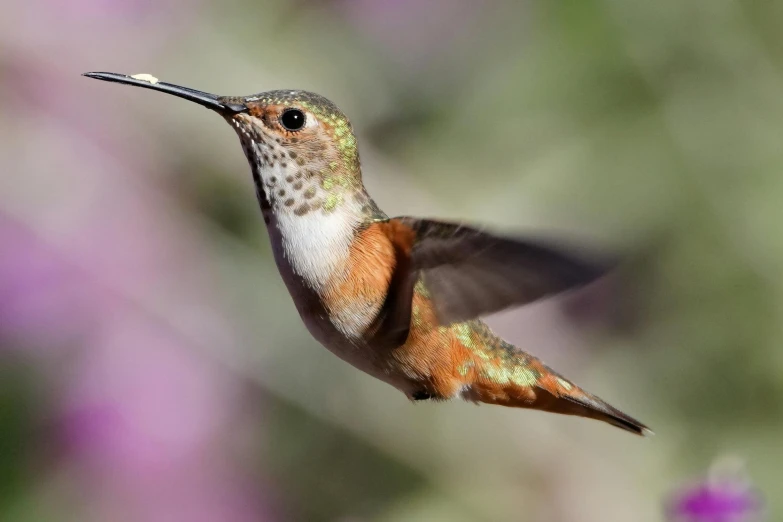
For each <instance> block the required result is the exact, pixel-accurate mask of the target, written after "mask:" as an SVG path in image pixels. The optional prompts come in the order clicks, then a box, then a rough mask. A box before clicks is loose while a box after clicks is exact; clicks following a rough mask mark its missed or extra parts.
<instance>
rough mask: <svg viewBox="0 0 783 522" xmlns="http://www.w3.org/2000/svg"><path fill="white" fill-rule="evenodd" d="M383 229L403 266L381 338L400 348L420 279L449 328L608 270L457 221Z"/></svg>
mask: <svg viewBox="0 0 783 522" xmlns="http://www.w3.org/2000/svg"><path fill="white" fill-rule="evenodd" d="M382 226H384V227H385V232H386V234H387V236H388V237H389V239H390V240H391V242H392V244H393V245H394V249H395V257H396V268H395V272H394V275H393V277H392V281H391V285H390V288H389V293H388V295H387V298H386V301H385V303H384V306H383V309H382V311H381V313H380V314H379V317H378V319H377V321H376V324H375V329H374V332H373V333H374V336H375V337H376V338H379V339H382V340H386V341H388V342H390V343H392V344H401V343H402V342H404V341H405V339H406V338H407V336H408V331H409V330H410V321H411V307H412V298H413V291H414V286H415V285H416V282H417V281H418V280H419V278H421V280H422V281H423V283H424V287H425V288H426V291H427V292H428V294H429V295H428V297H429V298H430V299H431V300H432V303H433V306H434V308H435V314H436V316H437V318H438V321H439V323H440V324H441V325H449V324H452V323H458V322H463V321H467V320H469V319H474V318H476V317H479V316H482V315H487V314H490V313H493V312H497V311H500V310H503V309H505V308H509V307H512V306H517V305H522V304H525V303H530V302H532V301H535V300H537V299H540V298H542V297H546V296H548V295H553V294H557V293H560V292H564V291H566V290H570V289H573V288H576V287H580V286H583V285H586V284H588V283H590V282H592V281H594V280H595V279H598V278H599V277H600V276H602V275H603V274H605V273H606V271H607V269H608V266H607V265H602V264H600V263H594V262H590V261H586V260H584V259H580V258H578V257H576V256H574V255H572V254H568V253H566V252H565V251H562V250H559V249H556V248H552V247H549V246H545V245H543V244H540V243H534V242H531V241H522V240H516V239H510V238H503V237H499V236H495V235H492V234H489V233H485V232H482V231H480V230H477V229H474V228H471V227H467V226H464V225H459V224H456V223H445V222H441V221H434V220H428V219H417V218H412V217H398V218H392V219H390V220H389V221H387V222H385V223H383V224H382Z"/></svg>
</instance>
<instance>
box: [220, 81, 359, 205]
mask: <svg viewBox="0 0 783 522" xmlns="http://www.w3.org/2000/svg"><path fill="white" fill-rule="evenodd" d="M220 100H221V101H222V102H224V103H226V104H236V105H243V106H244V107H245V108H246V110H244V111H241V112H236V113H229V114H224V117H225V119H226V121H228V122H229V123H230V124H231V125H232V126H233V127H234V128H235V130H236V132H237V135H238V136H239V139H240V141H241V143H242V148H243V149H244V151H245V155H246V156H247V159H248V162H249V163H250V166H251V169H252V171H253V177H254V179H255V182H256V184H257V185H258V184H260V186H259V190H262V191H263V196H264V197H265V198H266V200H267V203H268V204H270V205H271V206H273V207H279V210H280V211H285V210H286V209H290V210H291V211H293V212H294V213H295V214H296V215H301V214H304V213H307V212H312V211H317V210H320V211H322V212H332V211H334V210H336V209H337V207H339V206H340V205H342V204H343V203H344V202H345V201H346V199H347V198H355V197H359V198H362V197H364V187H363V185H362V179H361V168H360V165H359V152H358V149H357V146H356V138H355V136H354V134H353V129H352V128H351V123H350V122H349V121H348V118H347V117H346V116H345V115H344V114H343V113H342V111H340V109H338V108H337V107H336V106H335V105H334V104H333V103H332V102H330V101H329V100H327V99H326V98H324V97H323V96H319V95H318V94H314V93H311V92H307V91H295V90H285V91H270V92H266V93H262V94H258V95H254V96H245V97H225V98H220ZM259 196H262V194H261V193H260V192H259ZM262 203H263V202H262Z"/></svg>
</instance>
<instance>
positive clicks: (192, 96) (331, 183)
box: [85, 73, 380, 221]
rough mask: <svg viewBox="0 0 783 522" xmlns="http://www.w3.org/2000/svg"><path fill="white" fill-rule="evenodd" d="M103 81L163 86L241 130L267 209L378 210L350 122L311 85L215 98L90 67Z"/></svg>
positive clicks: (373, 212) (279, 212) (353, 213)
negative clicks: (365, 183) (365, 182)
mask: <svg viewBox="0 0 783 522" xmlns="http://www.w3.org/2000/svg"><path fill="white" fill-rule="evenodd" d="M85 76H88V77H90V78H96V79H99V80H105V81H111V82H118V83H124V84H128V85H135V86H138V87H143V88H146V89H152V90H156V91H161V92H165V93H168V94H172V95H174V96H178V97H180V98H184V99H186V100H189V101H192V102H195V103H198V104H199V105H203V106H205V107H207V108H209V109H212V110H213V111H215V112H217V113H219V114H220V115H221V116H223V118H225V120H226V121H227V122H228V123H229V124H230V125H231V126H232V127H233V128H234V129H235V130H236V132H237V135H238V136H239V139H240V141H241V143H242V148H243V149H244V151H245V155H246V156H247V159H248V162H249V163H250V168H251V170H252V173H253V180H254V182H255V184H256V191H257V193H258V198H259V201H260V203H261V207H262V209H263V210H264V211H265V219H266V220H267V221H268V220H269V216H268V215H267V213H268V212H269V211H273V214H274V215H289V214H290V215H293V216H303V215H305V214H310V215H312V214H314V213H316V212H317V213H323V214H333V213H340V211H342V213H345V214H350V215H351V216H353V217H354V218H357V217H361V216H364V217H367V216H370V217H372V216H376V215H377V214H379V212H380V211H379V210H378V209H377V207H376V206H375V204H374V203H373V202H372V200H371V199H370V198H369V197H368V196H367V193H366V191H365V190H364V186H363V184H362V177H361V168H360V165H359V151H358V149H357V146H356V137H355V136H354V134H353V129H352V128H351V123H350V122H349V121H348V118H347V117H346V116H345V114H343V113H342V111H340V109H338V108H337V106H335V105H334V104H333V103H332V102H330V101H329V100H327V99H326V98H324V97H323V96H320V95H318V94H314V93H311V92H307V91H297V90H283V91H270V92H266V93H262V94H257V95H252V96H216V95H214V94H209V93H206V92H202V91H197V90H195V89H190V88H188V87H181V86H179V85H173V84H170V83H165V82H161V81H158V79H157V78H154V77H153V76H150V75H148V74H143V75H141V74H140V75H134V76H127V75H124V74H116V73H85Z"/></svg>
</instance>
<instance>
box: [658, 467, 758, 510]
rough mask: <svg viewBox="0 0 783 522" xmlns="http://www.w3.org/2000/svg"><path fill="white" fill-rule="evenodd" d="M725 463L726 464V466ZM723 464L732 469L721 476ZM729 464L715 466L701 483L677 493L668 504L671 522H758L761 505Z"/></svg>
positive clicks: (724, 468) (737, 472)
mask: <svg viewBox="0 0 783 522" xmlns="http://www.w3.org/2000/svg"><path fill="white" fill-rule="evenodd" d="M727 462H728V464H727ZM727 465H731V466H732V467H734V468H735V469H733V470H731V471H732V472H731V473H730V474H727V473H725V471H726V467H727ZM742 473H743V472H742V470H741V469H738V468H736V465H735V462H733V461H722V462H719V463H718V464H716V466H714V467H713V469H712V471H711V472H710V476H709V477H708V478H707V479H706V480H705V481H703V482H700V483H698V484H696V485H694V486H691V487H688V488H684V489H683V490H681V491H679V492H678V493H677V494H676V495H674V498H673V499H672V501H671V502H670V504H669V506H668V509H667V514H668V518H669V520H670V521H671V522H759V521H761V520H763V518H762V517H763V503H762V501H761V497H760V496H759V494H758V492H757V491H756V490H755V489H754V488H753V487H752V486H751V485H750V484H749V483H748V480H747V479H746V478H745V477H744V476H743V474H742Z"/></svg>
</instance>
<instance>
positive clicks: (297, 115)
mask: <svg viewBox="0 0 783 522" xmlns="http://www.w3.org/2000/svg"><path fill="white" fill-rule="evenodd" d="M280 124H281V125H282V126H283V127H285V129H286V130H289V131H298V130H301V128H302V127H304V124H305V115H304V113H303V112H302V111H300V110H299V109H288V110H287V111H285V112H284V113H283V114H282V115H281V116H280Z"/></svg>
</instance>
